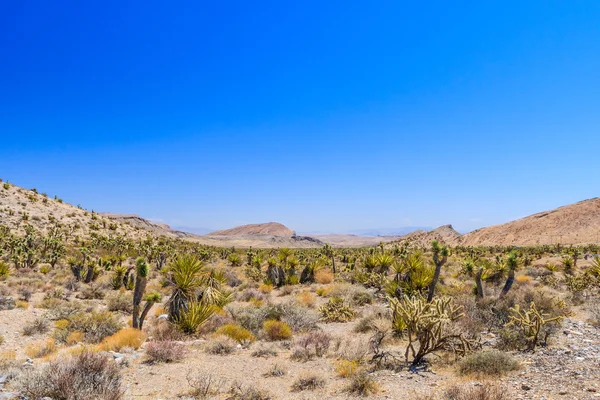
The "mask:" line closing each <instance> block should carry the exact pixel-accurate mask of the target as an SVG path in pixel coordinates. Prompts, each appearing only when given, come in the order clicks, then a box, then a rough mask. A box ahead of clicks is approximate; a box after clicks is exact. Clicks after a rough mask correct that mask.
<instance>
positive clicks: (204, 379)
mask: <svg viewBox="0 0 600 400" xmlns="http://www.w3.org/2000/svg"><path fill="white" fill-rule="evenodd" d="M186 379H187V382H188V385H189V386H190V388H191V391H190V393H189V394H190V395H191V396H193V397H194V398H196V399H208V398H213V396H216V395H218V394H219V392H220V390H221V386H223V383H224V381H223V380H222V379H221V378H218V377H215V376H214V375H212V374H208V373H197V372H194V371H191V370H190V371H188V373H187V375H186Z"/></svg>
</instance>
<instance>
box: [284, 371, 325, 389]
mask: <svg viewBox="0 0 600 400" xmlns="http://www.w3.org/2000/svg"><path fill="white" fill-rule="evenodd" d="M323 387H325V380H324V379H323V378H321V377H319V376H317V375H314V374H306V375H302V376H300V377H299V378H298V379H296V380H295V381H294V383H293V384H292V391H293V392H302V391H304V390H316V389H320V388H323Z"/></svg>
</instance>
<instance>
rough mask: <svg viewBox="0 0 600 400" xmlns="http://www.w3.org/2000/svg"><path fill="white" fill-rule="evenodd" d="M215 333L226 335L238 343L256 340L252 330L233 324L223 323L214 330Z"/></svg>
mask: <svg viewBox="0 0 600 400" xmlns="http://www.w3.org/2000/svg"><path fill="white" fill-rule="evenodd" d="M215 334H217V335H225V336H228V337H230V338H232V339H233V340H235V341H236V342H238V343H240V344H246V343H251V342H254V341H255V340H256V337H254V335H253V334H252V332H250V331H249V330H247V329H244V328H242V327H241V326H239V325H235V324H227V325H223V326H221V327H220V328H219V329H217V330H216V331H215Z"/></svg>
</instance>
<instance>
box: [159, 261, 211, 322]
mask: <svg viewBox="0 0 600 400" xmlns="http://www.w3.org/2000/svg"><path fill="white" fill-rule="evenodd" d="M205 277H206V271H204V266H203V265H202V263H201V262H200V261H199V260H198V259H197V258H196V257H194V256H191V255H184V256H180V257H178V258H177V259H175V261H173V263H172V264H171V265H169V281H170V284H171V285H172V286H173V293H172V294H171V297H170V298H169V301H168V307H169V319H170V320H171V321H175V320H177V319H178V318H179V316H180V315H181V313H182V312H183V311H186V310H187V309H188V305H189V304H190V303H191V302H193V301H196V297H197V292H198V290H199V289H200V288H201V287H202V286H203V282H204V279H205Z"/></svg>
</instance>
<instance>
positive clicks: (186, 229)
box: [173, 226, 214, 236]
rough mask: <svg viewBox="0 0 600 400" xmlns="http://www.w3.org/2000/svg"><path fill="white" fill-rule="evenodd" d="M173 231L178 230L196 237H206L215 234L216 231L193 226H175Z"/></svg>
mask: <svg viewBox="0 0 600 400" xmlns="http://www.w3.org/2000/svg"><path fill="white" fill-rule="evenodd" d="M173 229H176V230H178V231H182V232H189V233H193V234H195V235H200V236H202V235H206V234H207V233H211V232H214V229H208V228H198V227H191V226H174V227H173Z"/></svg>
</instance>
